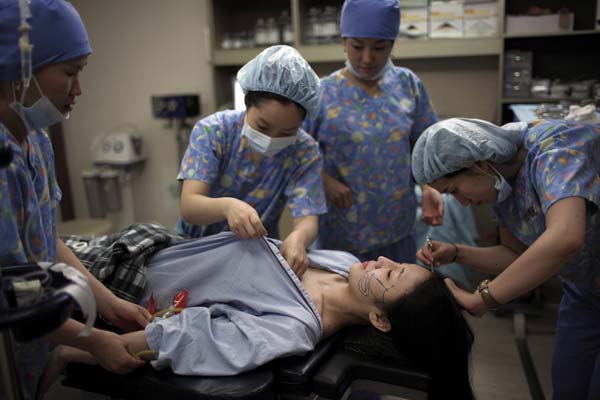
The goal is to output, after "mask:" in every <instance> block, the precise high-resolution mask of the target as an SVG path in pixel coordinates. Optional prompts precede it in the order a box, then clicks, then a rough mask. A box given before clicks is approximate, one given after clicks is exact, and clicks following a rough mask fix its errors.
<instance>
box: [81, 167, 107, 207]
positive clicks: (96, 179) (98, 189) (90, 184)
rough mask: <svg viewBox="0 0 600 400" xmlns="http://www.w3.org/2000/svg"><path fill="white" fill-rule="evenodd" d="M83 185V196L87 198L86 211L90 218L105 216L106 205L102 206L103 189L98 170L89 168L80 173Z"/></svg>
mask: <svg viewBox="0 0 600 400" xmlns="http://www.w3.org/2000/svg"><path fill="white" fill-rule="evenodd" d="M81 178H82V179H83V186H84V188H85V197H86V198H87V204H88V211H89V213H90V217H92V218H104V217H106V207H104V191H103V190H102V183H101V181H100V171H98V170H97V169H91V170H87V171H83V172H82V173H81Z"/></svg>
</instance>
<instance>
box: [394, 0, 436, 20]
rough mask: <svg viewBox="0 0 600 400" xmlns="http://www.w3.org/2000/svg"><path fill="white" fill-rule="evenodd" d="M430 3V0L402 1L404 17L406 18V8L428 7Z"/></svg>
mask: <svg viewBox="0 0 600 400" xmlns="http://www.w3.org/2000/svg"><path fill="white" fill-rule="evenodd" d="M428 5H429V0H402V1H401V2H400V9H401V12H402V18H404V9H405V8H415V7H427V6H428Z"/></svg>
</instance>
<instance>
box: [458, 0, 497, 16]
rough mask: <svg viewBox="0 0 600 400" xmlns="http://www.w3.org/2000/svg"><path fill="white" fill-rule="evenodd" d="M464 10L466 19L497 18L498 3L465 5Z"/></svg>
mask: <svg viewBox="0 0 600 400" xmlns="http://www.w3.org/2000/svg"><path fill="white" fill-rule="evenodd" d="M464 10H465V11H464V17H465V19H472V18H490V17H497V16H498V3H497V2H489V3H477V4H465V7H464Z"/></svg>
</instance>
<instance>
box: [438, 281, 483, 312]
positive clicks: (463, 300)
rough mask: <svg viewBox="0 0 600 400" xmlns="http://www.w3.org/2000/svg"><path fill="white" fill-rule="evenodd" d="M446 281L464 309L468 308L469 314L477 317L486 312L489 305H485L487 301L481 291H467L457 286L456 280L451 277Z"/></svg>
mask: <svg viewBox="0 0 600 400" xmlns="http://www.w3.org/2000/svg"><path fill="white" fill-rule="evenodd" d="M444 282H445V283H446V286H448V289H450V292H451V293H452V295H453V296H454V298H455V299H456V302H457V303H458V304H459V305H460V306H461V308H462V309H464V310H466V311H467V312H468V313H469V314H471V315H473V316H474V317H477V318H480V317H482V316H483V315H484V314H485V312H486V311H487V307H486V306H485V303H484V302H483V299H482V298H481V295H480V294H479V292H477V291H475V292H474V293H469V292H466V291H464V290H462V289H461V288H459V287H458V286H456V284H455V283H454V281H453V280H452V279H450V278H446V279H444Z"/></svg>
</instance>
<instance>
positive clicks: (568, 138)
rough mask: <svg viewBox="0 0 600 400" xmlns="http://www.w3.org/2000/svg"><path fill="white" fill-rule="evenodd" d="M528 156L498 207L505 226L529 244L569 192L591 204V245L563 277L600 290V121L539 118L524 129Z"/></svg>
mask: <svg viewBox="0 0 600 400" xmlns="http://www.w3.org/2000/svg"><path fill="white" fill-rule="evenodd" d="M523 145H524V146H525V150H526V152H527V156H526V159H525V161H524V163H523V166H522V167H521V170H520V171H519V173H518V174H517V176H516V177H515V179H514V181H512V182H509V183H510V184H511V186H512V192H511V195H510V196H509V197H508V198H507V199H506V200H505V201H503V202H502V203H500V204H497V205H496V206H494V214H495V215H496V218H497V220H498V224H499V225H500V226H504V227H506V228H508V229H509V230H510V231H511V232H512V234H513V235H515V237H516V238H517V239H519V240H520V241H522V242H523V243H524V244H526V245H527V246H531V244H532V243H533V242H534V241H535V240H537V238H538V237H539V236H540V235H541V234H542V233H543V232H544V231H545V230H546V219H545V216H546V213H547V211H548V208H550V206H551V205H552V204H554V203H556V202H557V201H559V200H562V199H565V198H568V197H582V198H584V199H585V200H586V203H587V211H588V212H587V220H586V234H585V245H584V248H583V249H582V251H581V254H580V255H579V256H578V257H577V258H576V259H575V260H573V261H571V262H569V263H568V264H567V265H566V266H565V267H564V268H563V269H562V270H561V272H560V274H559V276H560V277H561V278H562V279H565V280H567V281H571V282H573V283H575V284H577V285H579V286H582V287H585V288H588V289H591V290H593V291H595V292H596V293H600V287H599V286H595V285H594V284H593V280H594V279H595V278H597V277H598V276H599V275H600V212H599V210H598V207H599V206H600V125H586V124H582V123H577V122H569V121H534V122H532V123H530V124H529V126H528V128H527V130H526V131H525V132H524V137H523Z"/></svg>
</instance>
